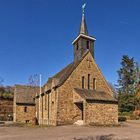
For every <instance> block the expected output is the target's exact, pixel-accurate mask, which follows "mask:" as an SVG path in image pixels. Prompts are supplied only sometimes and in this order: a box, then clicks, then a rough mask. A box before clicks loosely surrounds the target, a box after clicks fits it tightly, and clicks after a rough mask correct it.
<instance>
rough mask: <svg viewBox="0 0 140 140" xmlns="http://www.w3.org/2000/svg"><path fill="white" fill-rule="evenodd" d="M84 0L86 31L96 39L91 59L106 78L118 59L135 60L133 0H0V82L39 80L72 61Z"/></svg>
mask: <svg viewBox="0 0 140 140" xmlns="http://www.w3.org/2000/svg"><path fill="white" fill-rule="evenodd" d="M84 2H86V4H87V6H86V22H87V25H88V30H89V34H90V35H93V36H95V37H96V39H97V40H96V42H95V59H96V62H97V64H98V65H99V67H100V69H101V70H102V73H103V74H104V76H105V77H106V79H107V81H109V82H112V83H116V82H117V78H118V76H117V72H116V71H117V70H118V69H119V68H120V61H121V57H122V55H124V54H128V55H129V56H130V57H134V58H135V60H136V61H137V62H140V8H139V7H140V1H139V0H83V1H82V0H59V1H58V0H1V1H0V77H3V79H4V85H14V84H27V83H28V78H29V76H30V75H33V74H40V73H41V74H42V79H43V83H44V82H45V81H47V79H48V77H51V76H53V75H54V74H55V73H56V72H58V71H60V70H61V69H62V68H63V67H65V66H66V65H67V64H69V63H70V62H72V61H73V46H72V44H71V43H72V41H73V40H74V39H75V38H76V37H77V35H78V31H79V26H80V22H81V15H82V10H81V5H82V3H84Z"/></svg>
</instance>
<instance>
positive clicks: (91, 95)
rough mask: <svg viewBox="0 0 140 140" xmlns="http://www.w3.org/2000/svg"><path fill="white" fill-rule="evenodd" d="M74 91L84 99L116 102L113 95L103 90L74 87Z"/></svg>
mask: <svg viewBox="0 0 140 140" xmlns="http://www.w3.org/2000/svg"><path fill="white" fill-rule="evenodd" d="M74 91H75V92H76V93H77V94H79V95H80V96H81V97H82V98H84V99H86V100H93V101H108V102H117V100H116V99H115V98H114V97H113V96H111V95H110V94H108V93H106V92H104V91H97V90H89V89H78V88H75V89H74Z"/></svg>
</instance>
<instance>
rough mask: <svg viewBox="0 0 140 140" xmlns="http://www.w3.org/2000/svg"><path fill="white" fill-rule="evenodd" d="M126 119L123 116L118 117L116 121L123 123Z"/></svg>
mask: <svg viewBox="0 0 140 140" xmlns="http://www.w3.org/2000/svg"><path fill="white" fill-rule="evenodd" d="M126 120H127V118H126V117H125V116H119V118H118V121H119V122H125V121H126Z"/></svg>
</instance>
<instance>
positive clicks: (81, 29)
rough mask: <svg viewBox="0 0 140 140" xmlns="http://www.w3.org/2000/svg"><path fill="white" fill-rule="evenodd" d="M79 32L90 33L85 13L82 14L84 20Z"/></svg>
mask: <svg viewBox="0 0 140 140" xmlns="http://www.w3.org/2000/svg"><path fill="white" fill-rule="evenodd" d="M79 34H85V35H88V29H87V25H86V20H85V16H84V14H83V15H82V21H81V26H80V32H79Z"/></svg>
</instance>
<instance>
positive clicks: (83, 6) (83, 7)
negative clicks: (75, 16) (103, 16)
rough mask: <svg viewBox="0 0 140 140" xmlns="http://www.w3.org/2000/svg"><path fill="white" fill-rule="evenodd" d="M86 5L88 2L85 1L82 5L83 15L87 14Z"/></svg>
mask: <svg viewBox="0 0 140 140" xmlns="http://www.w3.org/2000/svg"><path fill="white" fill-rule="evenodd" d="M85 7H86V3H84V4H83V5H82V9H83V16H84V15H85Z"/></svg>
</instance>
